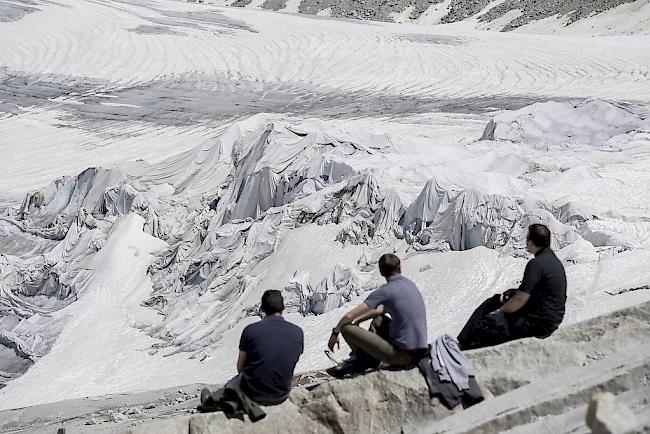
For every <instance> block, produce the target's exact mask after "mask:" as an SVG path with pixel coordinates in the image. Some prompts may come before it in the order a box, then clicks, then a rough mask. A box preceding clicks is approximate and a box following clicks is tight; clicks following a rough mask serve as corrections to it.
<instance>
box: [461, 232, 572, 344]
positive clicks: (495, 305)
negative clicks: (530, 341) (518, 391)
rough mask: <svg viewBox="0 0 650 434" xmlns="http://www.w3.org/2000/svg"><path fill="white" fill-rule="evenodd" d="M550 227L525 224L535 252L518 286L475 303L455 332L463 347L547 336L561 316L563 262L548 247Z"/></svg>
mask: <svg viewBox="0 0 650 434" xmlns="http://www.w3.org/2000/svg"><path fill="white" fill-rule="evenodd" d="M550 246H551V231H549V229H548V228H547V227H546V226H544V225H541V224H533V225H530V226H529V227H528V236H527V237H526V247H527V249H528V251H529V252H530V253H532V254H534V255H535V257H534V258H533V259H531V260H530V261H529V262H528V264H527V265H526V270H525V271H524V277H523V280H522V282H521V285H519V288H517V289H509V290H508V291H506V292H504V293H503V294H497V295H495V296H493V297H491V298H489V299H488V300H486V301H485V302H484V303H483V304H482V305H481V306H479V307H478V309H476V310H475V311H474V313H473V314H472V316H471V317H470V319H469V321H467V324H466V325H465V327H464V328H463V330H462V331H461V332H460V334H459V335H458V342H459V344H460V347H461V348H462V349H463V350H470V349H473V348H482V347H489V346H492V345H499V344H502V343H504V342H508V341H512V340H515V339H521V338H525V337H538V338H546V337H548V336H550V335H551V334H552V333H553V332H554V331H555V330H556V329H557V328H558V326H559V325H560V323H561V322H562V319H563V318H564V305H565V303H566V276H565V274H564V266H563V265H562V263H561V262H560V260H559V259H558V258H557V256H555V253H553V251H552V250H551V248H550Z"/></svg>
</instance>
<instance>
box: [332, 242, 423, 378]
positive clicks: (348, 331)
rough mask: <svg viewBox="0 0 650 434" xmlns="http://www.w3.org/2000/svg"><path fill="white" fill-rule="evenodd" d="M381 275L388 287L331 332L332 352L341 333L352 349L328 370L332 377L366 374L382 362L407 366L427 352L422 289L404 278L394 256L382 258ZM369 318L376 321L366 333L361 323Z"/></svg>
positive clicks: (340, 322)
mask: <svg viewBox="0 0 650 434" xmlns="http://www.w3.org/2000/svg"><path fill="white" fill-rule="evenodd" d="M379 272H380V273H381V275H382V276H383V277H384V278H385V279H386V284H385V285H383V286H381V287H379V288H378V289H376V290H375V291H373V292H372V293H371V294H370V295H369V296H368V298H367V299H366V300H365V301H364V302H363V303H361V304H360V305H359V306H357V307H355V308H354V309H352V310H351V311H349V312H348V313H346V314H345V315H344V316H343V318H341V320H340V321H339V323H338V324H337V325H336V327H334V329H333V330H332V334H331V336H330V339H329V342H328V347H329V349H330V350H334V346H335V345H337V344H338V343H339V334H342V335H343V338H344V339H345V341H346V342H347V343H348V345H349V346H350V348H351V349H352V357H351V358H350V359H349V360H348V361H346V362H344V363H342V364H340V365H339V366H337V367H334V368H331V369H329V370H328V372H329V373H330V374H331V375H333V376H337V377H340V376H344V375H348V374H354V373H359V372H363V371H365V370H367V369H369V368H376V367H378V366H379V364H380V363H381V362H384V363H386V364H388V365H392V366H408V365H411V364H412V363H414V362H416V361H417V360H416V359H417V358H418V357H420V356H421V355H422V354H425V353H426V351H427V348H428V343H427V318H426V308H425V305H424V300H423V299H422V294H421V293H420V290H419V289H418V288H417V286H415V284H414V283H413V282H411V281H410V280H409V279H407V278H406V277H404V276H402V274H401V272H402V269H401V264H400V260H399V258H398V257H397V256H395V255H393V254H386V255H383V256H382V257H381V258H380V259H379ZM385 314H390V318H388V317H387V316H386V315H385ZM368 319H372V320H373V321H372V324H371V326H370V330H364V329H362V328H361V327H360V326H359V324H360V323H362V322H363V321H366V320H368Z"/></svg>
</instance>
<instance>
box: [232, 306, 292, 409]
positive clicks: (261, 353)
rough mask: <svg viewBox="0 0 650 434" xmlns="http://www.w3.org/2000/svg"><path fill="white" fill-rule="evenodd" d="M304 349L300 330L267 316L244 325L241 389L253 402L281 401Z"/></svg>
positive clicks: (241, 344) (241, 345) (288, 387)
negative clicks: (244, 353) (244, 360)
mask: <svg viewBox="0 0 650 434" xmlns="http://www.w3.org/2000/svg"><path fill="white" fill-rule="evenodd" d="M303 348H304V337H303V332H302V329H301V328H300V327H298V326H296V325H294V324H291V323H289V322H287V321H285V320H284V319H283V318H282V317H281V316H278V315H271V316H269V317H267V318H265V319H264V320H262V321H259V322H257V323H255V324H250V325H248V326H247V327H246V328H245V329H244V331H243V332H242V336H241V341H240V343H239V349H240V350H241V351H245V352H246V362H245V363H244V367H243V368H242V371H241V381H242V390H244V392H245V393H246V394H247V395H248V396H249V397H250V398H251V399H253V400H259V401H274V400H279V399H283V398H284V397H285V396H286V395H287V394H288V393H289V392H290V391H291V380H292V377H293V371H294V368H295V367H296V363H298V359H299V358H300V355H301V354H302V351H303Z"/></svg>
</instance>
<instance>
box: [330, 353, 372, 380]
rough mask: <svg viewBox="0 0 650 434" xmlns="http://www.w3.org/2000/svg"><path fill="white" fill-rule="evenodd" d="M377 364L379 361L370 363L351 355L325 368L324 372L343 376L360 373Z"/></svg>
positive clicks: (337, 376) (333, 375) (338, 376)
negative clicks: (331, 366)
mask: <svg viewBox="0 0 650 434" xmlns="http://www.w3.org/2000/svg"><path fill="white" fill-rule="evenodd" d="M378 366H379V361H377V363H370V362H368V361H365V360H360V359H359V358H357V357H355V356H352V357H350V358H349V359H348V360H346V361H344V362H343V363H341V364H339V365H338V366H334V367H333V368H329V369H327V370H326V371H325V372H327V373H328V374H329V375H331V376H332V377H336V378H343V377H347V376H350V375H354V374H361V373H363V372H366V371H367V370H368V369H376V368H377V367H378Z"/></svg>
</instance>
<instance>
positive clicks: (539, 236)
mask: <svg viewBox="0 0 650 434" xmlns="http://www.w3.org/2000/svg"><path fill="white" fill-rule="evenodd" d="M528 239H529V240H530V241H532V243H533V244H535V246H536V247H541V248H544V247H550V246H551V231H549V230H548V228H547V227H546V226H544V225H540V224H537V223H536V224H533V225H530V226H528Z"/></svg>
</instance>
